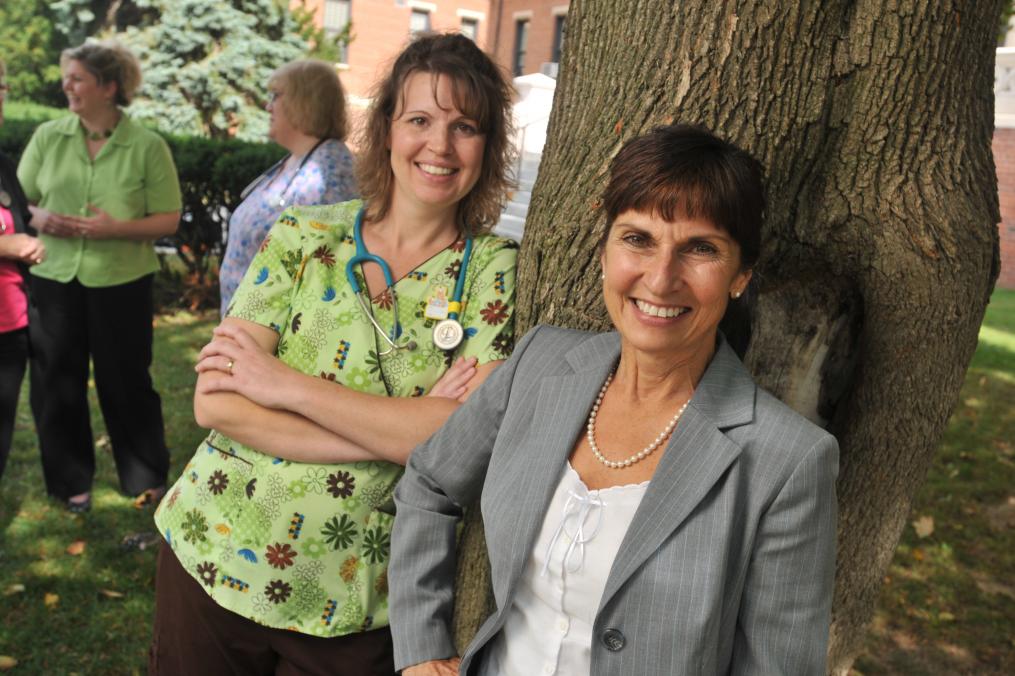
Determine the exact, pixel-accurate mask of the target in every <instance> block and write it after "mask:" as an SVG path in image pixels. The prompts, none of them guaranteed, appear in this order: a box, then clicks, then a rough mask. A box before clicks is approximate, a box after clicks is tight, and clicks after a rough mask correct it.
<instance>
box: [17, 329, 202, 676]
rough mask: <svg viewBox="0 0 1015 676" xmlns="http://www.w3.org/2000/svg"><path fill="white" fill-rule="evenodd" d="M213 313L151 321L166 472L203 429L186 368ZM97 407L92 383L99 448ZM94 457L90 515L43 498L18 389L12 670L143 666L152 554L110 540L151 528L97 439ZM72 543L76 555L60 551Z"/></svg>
mask: <svg viewBox="0 0 1015 676" xmlns="http://www.w3.org/2000/svg"><path fill="white" fill-rule="evenodd" d="M213 317H214V319H213ZM215 321H217V313H216V314H214V315H209V316H207V317H195V316H192V315H189V314H186V313H179V314H176V315H166V316H161V317H159V318H158V319H157V320H156V327H155V357H154V367H153V376H154V379H155V384H156V388H157V389H158V391H159V393H160V394H161V395H162V408H163V412H164V415H165V418H166V419H165V423H166V437H167V443H168V444H169V447H170V449H171V452H172V458H173V468H172V470H171V476H172V477H174V478H175V477H176V476H177V475H178V474H179V473H180V471H181V469H182V467H183V465H184V464H185V463H186V461H187V460H188V459H189V457H190V455H191V453H192V451H193V450H194V449H195V448H197V445H198V443H199V442H200V441H201V439H202V438H203V436H204V435H203V434H202V433H201V430H200V429H199V428H198V427H197V426H196V425H195V424H194V417H193V414H192V412H191V398H192V396H193V386H194V380H195V376H194V371H193V369H192V365H193V364H194V362H195V358H196V356H197V351H198V350H199V349H200V348H201V346H202V345H204V343H205V342H207V339H208V336H209V335H210V333H211V329H212V327H213V326H214V325H215ZM98 411H99V407H98V403H97V401H95V399H94V390H93V391H92V413H93V415H92V426H93V432H94V433H95V435H96V437H97V438H99V439H100V442H99V445H100V447H104V446H105V442H103V441H101V440H102V439H103V438H104V428H103V426H102V419H101V416H100V415H99V413H98ZM97 461H98V476H97V478H96V482H95V490H94V493H93V495H94V505H93V509H92V511H91V513H90V514H88V515H86V516H73V515H71V514H69V513H67V512H66V510H64V508H63V506H62V505H60V504H58V503H56V502H54V501H52V500H50V499H48V498H47V497H46V495H45V490H44V488H43V483H42V470H41V468H40V466H39V461H38V451H37V446H36V443H35V432H34V426H33V424H32V421H31V415H30V414H29V411H28V406H27V387H25V388H23V390H22V398H21V403H20V408H19V412H18V419H17V428H16V431H15V438H14V447H13V449H12V455H11V458H10V459H9V461H8V464H7V470H6V471H5V473H4V476H3V479H0V655H7V656H10V657H13V658H15V659H17V660H18V661H19V664H18V665H17V667H16V668H15V670H14V671H13V672H12V673H19V674H70V673H78V674H103V675H105V674H132V673H144V672H145V665H146V663H147V662H146V659H147V657H146V656H147V648H148V641H149V638H150V635H151V617H152V608H153V607H154V604H153V601H154V580H155V551H154V550H151V549H149V550H147V551H143V552H142V551H133V552H123V551H121V549H120V539H121V538H122V537H123V535H125V534H127V533H131V532H135V531H141V530H144V529H153V526H152V520H151V512H150V511H140V510H137V509H134V507H133V505H132V504H131V498H129V497H127V496H124V495H121V494H120V493H119V491H118V489H117V483H116V470H115V468H114V465H113V458H112V455H111V454H110V453H109V452H108V447H106V448H102V450H101V451H100V452H99V453H98V458H97ZM79 540H80V541H83V542H84V545H85V547H84V551H83V553H81V554H80V555H71V554H68V553H67V548H68V547H69V546H70V545H71V544H72V543H74V542H75V541H79ZM18 585H20V586H23V587H24V591H17V590H18V589H20V587H19V586H18ZM106 592H115V593H118V594H123V596H122V597H118V598H110V596H115V594H112V595H110V594H107V593H106ZM47 597H48V603H47Z"/></svg>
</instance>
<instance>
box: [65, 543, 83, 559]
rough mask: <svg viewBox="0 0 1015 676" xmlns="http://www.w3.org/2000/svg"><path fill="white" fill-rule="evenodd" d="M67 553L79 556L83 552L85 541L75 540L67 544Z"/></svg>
mask: <svg viewBox="0 0 1015 676" xmlns="http://www.w3.org/2000/svg"><path fill="white" fill-rule="evenodd" d="M67 553H68V554H70V555H71V556H81V555H82V554H84V553H85V541H84V540H75V541H74V542H72V543H70V544H69V545H67Z"/></svg>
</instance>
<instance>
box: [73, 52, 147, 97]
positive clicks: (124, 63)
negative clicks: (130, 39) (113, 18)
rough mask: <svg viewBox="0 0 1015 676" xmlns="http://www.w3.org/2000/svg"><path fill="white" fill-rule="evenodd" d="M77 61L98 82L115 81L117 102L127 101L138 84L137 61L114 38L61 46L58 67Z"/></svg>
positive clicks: (132, 95)
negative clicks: (75, 45)
mask: <svg viewBox="0 0 1015 676" xmlns="http://www.w3.org/2000/svg"><path fill="white" fill-rule="evenodd" d="M69 61H77V62H79V63H80V64H81V65H82V66H84V69H85V70H87V71H88V72H89V73H91V74H92V75H93V76H95V79H96V80H98V81H99V84H100V85H104V84H107V83H109V82H115V83H116V98H115V99H114V103H116V105H118V106H126V105H129V104H130V102H131V100H132V99H133V98H134V94H135V93H136V92H137V89H138V87H140V86H141V64H140V63H138V60H137V57H136V56H134V54H133V52H131V51H130V50H129V49H127V48H126V47H125V46H123V45H122V44H120V43H119V42H117V41H115V40H89V41H88V42H86V43H85V44H83V45H79V46H78V47H71V48H69V49H65V50H63V52H61V54H60V67H61V68H63V67H66V65H67V62H69Z"/></svg>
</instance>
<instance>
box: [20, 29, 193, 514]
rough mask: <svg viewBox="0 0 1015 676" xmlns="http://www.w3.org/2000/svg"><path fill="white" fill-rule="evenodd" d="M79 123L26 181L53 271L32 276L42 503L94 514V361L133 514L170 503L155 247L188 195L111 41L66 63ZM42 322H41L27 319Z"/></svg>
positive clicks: (66, 84) (51, 140) (134, 66)
mask: <svg viewBox="0 0 1015 676" xmlns="http://www.w3.org/2000/svg"><path fill="white" fill-rule="evenodd" d="M60 66H61V70H62V72H63V91H64V93H65V94H66V95H67V102H68V107H69V108H70V111H71V113H73V115H68V116H66V117H62V118H60V119H57V120H53V121H51V122H46V123H44V124H42V125H40V126H39V128H38V129H36V131H35V134H33V135H32V138H31V140H30V141H29V143H28V147H27V148H25V152H24V154H23V155H22V156H21V163H20V164H19V165H18V178H19V179H20V180H21V185H22V186H23V187H24V189H25V194H26V195H27V196H28V199H29V201H30V202H31V204H32V206H31V207H30V208H31V211H32V225H33V226H34V227H35V228H36V229H37V230H38V231H39V236H40V238H41V239H42V241H43V243H44V244H45V245H46V251H47V254H48V255H47V257H46V260H45V261H43V262H42V263H40V264H39V265H36V266H35V267H34V268H32V279H31V286H32V295H33V300H34V302H35V304H36V306H37V307H38V321H36V322H34V323H33V326H32V332H31V340H32V368H31V382H32V392H31V401H32V412H33V413H34V415H35V425H36V428H37V429H38V434H39V443H40V446H41V451H42V469H43V475H44V477H45V480H46V490H47V491H48V492H49V494H50V495H52V496H54V497H56V498H58V499H60V500H63V501H65V502H66V504H67V508H68V509H69V510H70V511H71V512H76V513H80V512H86V511H88V509H90V507H91V489H92V480H93V478H94V474H95V448H94V442H93V436H92V428H91V422H90V419H89V413H88V396H87V395H88V374H89V359H91V362H92V365H93V366H94V374H95V387H96V390H97V391H98V395H99V404H100V406H101V408H102V415H103V418H104V419H105V422H106V430H107V432H108V433H109V439H110V442H111V443H112V448H113V457H114V459H115V460H116V469H117V473H118V474H119V479H120V487H121V488H122V490H123V491H124V492H125V493H126V494H128V495H132V496H137V499H136V504H138V505H139V506H140V505H143V504H146V503H150V502H153V501H155V500H157V499H158V498H159V497H161V495H162V494H163V493H164V492H165V485H166V477H167V474H168V471H169V452H168V450H167V449H166V443H165V432H164V430H163V423H162V404H161V400H160V399H159V395H158V393H156V392H155V388H154V387H153V385H152V380H151V375H150V374H149V372H148V369H149V367H150V365H151V361H152V314H153V306H152V279H153V277H154V273H155V271H156V270H157V269H158V267H159V264H158V259H157V258H156V256H155V250H154V247H153V242H154V240H156V239H158V238H159V237H162V236H165V235H170V234H172V233H174V232H176V228H177V225H178V224H179V220H180V207H181V199H180V184H179V181H178V179H177V176H176V167H175V166H174V164H173V158H172V156H171V155H170V153H169V147H168V146H167V145H166V142H165V141H163V140H162V138H161V137H160V136H159V135H158V134H156V133H155V132H152V131H149V130H148V129H145V128H144V127H142V126H140V125H138V124H135V123H134V122H132V121H131V120H130V118H129V117H128V116H127V115H126V114H125V113H124V112H123V110H122V107H123V106H126V105H128V104H129V103H130V101H131V98H132V97H133V96H134V93H135V92H136V91H137V88H138V86H139V85H140V84H141V70H140V67H139V65H138V62H137V59H136V58H135V57H134V55H133V54H131V53H130V52H129V51H128V50H127V49H126V48H125V47H123V46H122V45H119V44H117V43H115V42H87V43H85V44H83V45H81V46H80V47H76V48H73V49H67V50H65V51H64V52H63V54H62V55H61V57H60ZM33 320H34V317H33Z"/></svg>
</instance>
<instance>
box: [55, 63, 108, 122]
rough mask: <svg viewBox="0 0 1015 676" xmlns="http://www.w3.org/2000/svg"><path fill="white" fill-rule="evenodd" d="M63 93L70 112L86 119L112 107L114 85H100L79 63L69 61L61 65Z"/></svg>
mask: <svg viewBox="0 0 1015 676" xmlns="http://www.w3.org/2000/svg"><path fill="white" fill-rule="evenodd" d="M63 92H64V94H66V95H67V107H68V108H70V111H71V112H72V113H75V114H77V115H78V116H83V117H88V116H89V115H92V114H94V113H96V112H98V111H101V110H103V109H105V108H108V107H109V106H112V105H113V100H114V98H115V96H116V83H115V82H107V83H106V84H104V85H100V84H99V81H98V79H96V77H95V76H94V75H92V74H91V73H89V72H88V70H87V69H86V68H85V67H84V66H83V65H82V64H81V62H80V61H77V60H75V59H70V60H68V61H67V62H66V63H65V64H64V65H63Z"/></svg>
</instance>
